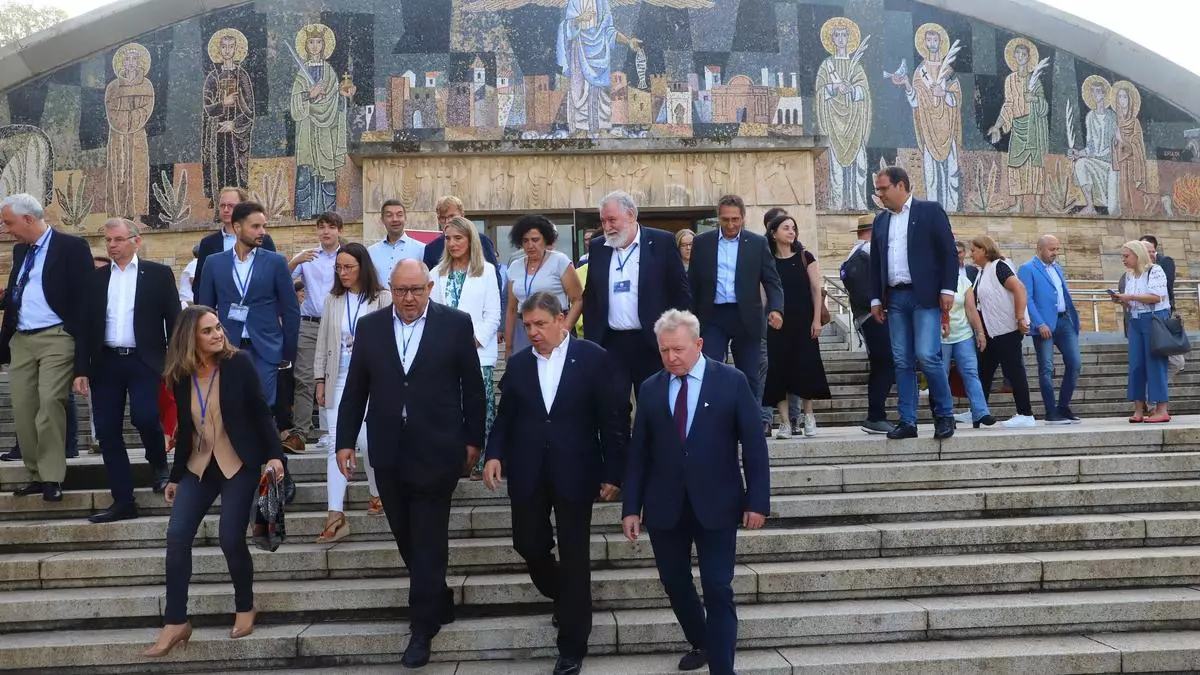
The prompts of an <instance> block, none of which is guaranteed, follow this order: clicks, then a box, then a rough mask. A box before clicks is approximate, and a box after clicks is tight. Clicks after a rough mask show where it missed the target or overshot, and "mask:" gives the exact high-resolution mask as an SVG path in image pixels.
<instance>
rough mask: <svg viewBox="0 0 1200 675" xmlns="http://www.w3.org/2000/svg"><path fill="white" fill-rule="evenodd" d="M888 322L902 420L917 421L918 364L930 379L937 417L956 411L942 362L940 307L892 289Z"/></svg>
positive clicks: (930, 391)
mask: <svg viewBox="0 0 1200 675" xmlns="http://www.w3.org/2000/svg"><path fill="white" fill-rule="evenodd" d="M887 324H888V334H889V336H890V337H891V339H892V360H893V361H895V363H896V394H897V396H898V398H899V405H898V406H897V407H899V409H900V421H901V422H902V423H904V424H912V425H915V424H916V423H917V366H920V368H921V372H923V373H925V380H926V381H927V382H928V383H929V400H930V402H931V403H932V404H933V414H934V415H936V416H937V417H950V416H951V415H953V414H954V401H953V399H952V397H951V396H950V380H949V378H948V377H947V376H946V368H945V366H944V365H942V310H941V308H939V307H918V306H917V303H916V300H915V299H914V298H913V292H912V291H910V290H900V289H895V288H893V289H889V291H888V306H887Z"/></svg>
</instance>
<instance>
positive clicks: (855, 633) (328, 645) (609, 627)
mask: <svg viewBox="0 0 1200 675" xmlns="http://www.w3.org/2000/svg"><path fill="white" fill-rule="evenodd" d="M738 614H739V621H738V644H739V646H740V647H741V648H744V649H767V648H776V649H779V648H793V649H794V648H797V647H802V646H805V645H831V644H852V643H863V642H893V643H894V642H899V641H918V640H946V639H962V638H979V637H995V638H999V637H1006V638H1013V637H1016V636H1039V638H1040V639H1045V638H1041V637H1040V636H1044V635H1047V634H1064V635H1069V634H1071V633H1109V632H1119V631H1131V632H1132V631H1141V632H1145V631H1150V630H1182V629H1187V628H1192V627H1194V626H1196V625H1197V624H1198V623H1200V590H1196V589H1192V588H1187V587H1168V588H1152V589H1130V590H1104V591H1068V592H1040V593H1019V594H1010V595H986V594H985V595H959V596H944V597H931V598H911V599H905V600H888V599H884V600H841V601H829V602H806V603H767V604H756V605H743V606H742V607H740V608H739V610H738ZM264 618H265V617H264ZM226 619H227V617H226ZM556 632H557V631H556V630H555V629H554V628H553V627H552V626H551V625H550V620H549V617H548V616H547V615H544V614H543V615H537V616H503V617H494V618H464V619H461V620H459V621H457V622H455V623H453V624H450V625H448V626H445V627H443V629H442V631H441V632H440V633H439V634H438V636H437V637H435V638H434V641H433V658H434V659H435V660H436V661H438V662H454V661H464V660H466V661H475V660H483V659H489V660H494V659H504V658H539V657H542V658H545V657H550V656H553V655H554V654H555V652H556V647H555V644H554V643H555V634H556ZM227 633H228V628H227V627H226V626H220V627H213V628H200V629H198V630H197V631H196V633H195V634H194V635H193V639H192V644H191V648H190V649H188V650H187V651H186V652H184V651H180V652H178V653H173V654H172V655H171V656H170V657H168V658H167V659H165V660H164V661H163V662H162V663H163V664H164V665H166V664H180V663H181V662H185V660H186V665H183V666H182V667H184V668H188V667H190V668H193V669H210V670H211V669H213V668H214V667H215V668H219V669H226V668H230V667H255V668H261V667H266V666H268V665H289V664H294V663H297V662H300V661H304V662H308V663H311V662H313V661H324V662H326V663H327V664H333V663H336V664H337V665H341V666H346V665H348V664H351V663H356V662H375V663H378V662H380V661H393V662H394V660H395V659H396V658H397V656H398V655H399V653H400V652H401V651H402V650H403V648H404V646H405V644H406V642H407V640H406V636H407V635H408V628H407V624H406V622H404V621H369V622H317V623H288V624H280V625H270V624H268V625H263V626H260V627H258V628H257V629H256V630H255V632H254V633H253V634H252V635H251V636H249V637H246V638H242V639H241V640H237V641H232V640H229V638H228V635H227ZM155 635H156V629H154V628H126V629H108V630H76V631H41V632H34V633H11V634H7V635H0V663H4V664H5V665H6V666H7V667H10V668H13V669H19V670H23V671H38V670H41V671H51V670H53V671H54V672H69V671H68V669H79V670H86V672H94V673H103V672H116V671H121V670H123V669H124V670H128V669H130V668H131V667H134V668H139V669H140V668H146V667H147V665H148V662H147V661H146V660H145V659H143V658H142V657H141V656H140V651H141V650H142V649H144V648H145V647H146V646H147V645H149V644H150V643H151V642H152V641H153V639H154V636H155ZM1189 637H1190V636H1189ZM1104 640H1111V641H1112V642H1113V643H1115V644H1118V645H1121V644H1124V645H1126V646H1128V647H1130V648H1131V650H1132V649H1138V648H1141V649H1144V650H1146V651H1151V652H1157V653H1156V656H1158V657H1159V658H1162V657H1164V656H1167V655H1170V656H1171V657H1175V658H1177V657H1178V652H1179V651H1180V647H1181V646H1183V645H1184V644H1185V642H1186V638H1184V639H1179V640H1169V639H1167V638H1166V636H1165V635H1161V634H1160V635H1157V636H1156V635H1153V634H1152V635H1147V636H1146V637H1144V638H1140V639H1137V638H1133V639H1131V638H1129V637H1125V638H1124V639H1122V636H1121V635H1115V636H1111V637H1109V636H1103V637H1101V638H1100V639H1099V640H1098V641H1097V640H1093V641H1094V642H1096V644H1097V645H1098V646H1104V647H1108V648H1109V649H1110V650H1111V651H1113V652H1116V653H1117V654H1118V655H1119V653H1120V651H1121V647H1111V646H1109V645H1107V644H1105V642H1104ZM993 644H1000V643H998V642H993ZM1059 644H1060V645H1062V644H1065V642H1064V643H1059ZM686 645H687V643H686V642H685V641H684V640H683V634H682V631H681V630H680V629H679V627H678V625H677V624H676V622H675V617H674V615H673V613H672V612H671V610H669V609H621V610H611V611H598V612H596V613H594V615H593V629H592V633H591V639H590V640H589V651H590V652H591V653H592V654H594V655H597V656H598V655H603V654H612V653H615V652H620V653H622V654H637V653H663V652H674V653H678V652H681V651H683V650H684V649H685V648H686ZM1194 645H1195V641H1194V637H1193V639H1192V642H1191V645H1189V647H1190V648H1191V649H1194V648H1195V647H1194ZM855 648H856V649H861V647H860V646H857V645H856V647H855ZM894 649H895V648H894ZM789 651H790V650H789ZM802 651H809V650H802ZM846 651H848V649H847V650H846ZM997 651H998V650H997ZM1012 651H1015V648H1014V649H1010V650H1009V653H1010V654H1011V652H1012ZM939 652H940V653H941V654H942V655H943V658H946V655H947V654H948V653H949V652H948V651H947V650H946V648H945V647H943V648H942V649H941V650H933V651H932V652H931V655H937V654H938V653H939ZM809 653H810V656H809V658H810V659H811V658H813V657H812V656H811V654H812V652H811V651H809ZM817 653H820V652H817ZM843 653H846V652H845V651H843ZM908 653H909V656H908V658H909V659H910V660H911V659H913V658H914V657H916V656H917V654H916V653H913V652H912V651H911V650H910V651H909V652H908ZM1026 653H1032V654H1037V653H1038V650H1032V651H1031V652H1026ZM969 654H973V656H968V655H969ZM987 654H989V650H987V649H983V650H981V651H979V652H967V651H965V650H963V651H961V652H959V658H975V659H979V658H980V656H985V655H987ZM797 658H802V657H800V656H797ZM1111 659H1112V657H1110V661H1109V665H1111V664H1112V663H1113V662H1112V660H1111ZM155 663H156V664H158V663H159V662H155ZM485 665H491V664H485ZM167 667H169V666H167ZM155 668H156V669H157V668H158V666H157V665H156V666H155ZM484 672H486V671H484ZM855 672H857V671H855ZM889 672H893V671H889ZM922 672H928V671H922ZM955 672H962V671H955ZM1068 672H1078V671H1068ZM1097 672H1103V671H1097ZM1110 672H1111V669H1110Z"/></svg>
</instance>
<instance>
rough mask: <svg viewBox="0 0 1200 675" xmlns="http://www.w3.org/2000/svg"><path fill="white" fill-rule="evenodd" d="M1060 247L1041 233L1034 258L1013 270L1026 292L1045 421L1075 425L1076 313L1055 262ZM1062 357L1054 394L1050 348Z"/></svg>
mask: <svg viewBox="0 0 1200 675" xmlns="http://www.w3.org/2000/svg"><path fill="white" fill-rule="evenodd" d="M1060 250H1061V246H1060V245H1059V243H1058V238H1057V237H1055V236H1054V235H1050V234H1046V235H1043V236H1042V237H1041V238H1040V239H1038V242H1037V257H1036V258H1032V259H1031V260H1029V261H1028V262H1026V263H1025V264H1024V265H1021V268H1020V269H1018V270H1017V277H1018V278H1019V279H1020V280H1021V283H1022V284H1025V290H1026V291H1027V292H1028V293H1029V318H1030V322H1029V323H1030V326H1029V330H1030V334H1031V335H1032V336H1033V348H1034V350H1035V351H1036V352H1037V360H1038V384H1039V385H1041V388H1042V402H1043V403H1045V405H1046V424H1077V423H1079V421H1080V420H1079V417H1078V416H1077V415H1075V413H1073V412H1071V395H1072V394H1074V393H1075V383H1076V382H1078V381H1079V371H1080V360H1081V359H1080V357H1079V312H1077V311H1076V310H1075V302H1074V301H1073V300H1072V299H1071V291H1070V289H1068V288H1067V277H1066V275H1065V274H1063V271H1062V267H1060V266H1059V264H1058V253H1059V251H1060ZM1055 347H1058V351H1059V353H1060V354H1062V358H1063V369H1064V372H1063V382H1062V389H1061V390H1060V391H1059V396H1058V398H1057V399H1055V397H1054V348H1055Z"/></svg>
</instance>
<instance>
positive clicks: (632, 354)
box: [601, 329, 662, 397]
mask: <svg viewBox="0 0 1200 675" xmlns="http://www.w3.org/2000/svg"><path fill="white" fill-rule="evenodd" d="M601 346H602V347H604V348H605V349H606V350H608V353H609V354H612V356H613V359H614V360H615V361H616V362H617V363H619V364H621V366H623V367H624V368H625V374H626V375H627V376H628V377H629V381H630V382H631V383H633V395H634V396H635V397H636V396H637V395H638V390H639V389H641V387H642V383H643V382H645V381H646V379H647V378H649V377H650V376H651V375H653V374H655V373H657V372H658V371H660V370H662V358H660V357H659V355H658V350H657V349H656V348H654V347H652V346H650V345H648V344H647V343H646V335H645V334H644V333H643V332H642V331H640V330H611V329H610V330H609V331H608V332H607V333H605V335H604V342H603V344H602V345H601Z"/></svg>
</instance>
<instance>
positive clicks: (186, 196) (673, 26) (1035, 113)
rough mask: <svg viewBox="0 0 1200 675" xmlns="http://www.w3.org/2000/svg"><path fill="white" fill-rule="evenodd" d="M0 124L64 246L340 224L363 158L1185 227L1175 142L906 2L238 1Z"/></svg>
mask: <svg viewBox="0 0 1200 675" xmlns="http://www.w3.org/2000/svg"><path fill="white" fill-rule="evenodd" d="M1162 93H1168V94H1169V93H1170V92H1162ZM0 124H6V125H7V126H0V191H3V192H4V193H11V192H15V191H17V190H26V191H33V192H35V193H37V194H42V195H44V196H45V198H46V200H47V201H48V202H51V203H52V207H51V212H52V215H53V216H54V217H55V218H56V219H57V220H58V222H61V223H63V224H65V225H67V226H68V227H76V228H80V229H90V228H94V227H96V226H98V225H99V224H100V223H102V222H103V220H104V218H105V217H107V216H109V215H119V216H124V217H130V218H135V219H137V220H140V221H142V222H144V223H146V224H147V225H148V226H151V227H157V228H163V227H172V226H177V225H182V224H187V223H195V222H203V221H207V220H211V218H212V215H213V213H212V203H211V200H212V196H213V194H214V193H215V192H217V191H218V190H219V189H220V187H222V186H225V185H237V186H240V187H245V188H247V189H249V190H250V191H251V193H252V194H254V195H255V197H256V198H257V199H258V200H260V201H262V202H263V203H264V204H265V205H266V206H267V209H268V212H269V215H270V217H271V218H272V219H273V220H274V221H280V220H293V219H295V220H306V219H311V218H312V217H313V216H314V215H315V214H317V213H319V212H321V211H324V210H328V209H337V210H339V211H341V212H343V213H344V214H345V215H346V216H347V217H348V218H351V219H353V218H356V217H358V216H359V215H361V212H362V200H363V196H362V194H361V192H362V189H361V185H362V176H361V170H360V169H359V168H358V167H356V166H355V165H354V163H353V162H352V161H349V159H348V157H349V155H351V154H353V153H354V151H355V148H356V147H358V146H360V145H361V144H366V143H380V142H383V143H390V142H408V143H411V142H420V141H434V140H446V141H462V140H501V139H509V140H520V141H523V142H526V143H532V144H535V145H536V144H537V143H538V142H544V141H547V140H551V139H561V138H572V137H592V138H595V137H605V138H646V137H683V138H691V139H695V143H694V144H695V147H696V148H697V149H698V150H703V149H704V148H705V141H721V140H725V139H728V138H730V137H733V136H768V137H775V138H781V139H785V140H786V139H787V138H789V137H797V136H801V135H805V134H809V135H811V134H820V135H822V136H825V137H827V138H828V148H827V149H823V150H821V151H820V154H819V156H818V158H817V171H816V178H815V180H816V186H815V188H816V192H817V195H818V203H819V204H820V207H821V208H822V209H823V210H827V211H835V212H836V211H861V210H864V209H866V208H869V207H870V206H871V203H872V199H873V196H872V195H871V193H870V189H869V185H870V175H871V172H872V171H874V170H876V169H877V168H879V167H880V166H884V165H888V164H899V165H902V166H905V167H906V168H907V169H908V170H909V172H910V175H912V177H913V181H914V189H915V192H916V193H917V195H918V196H921V197H926V198H932V199H937V200H938V201H940V202H942V203H943V204H944V205H945V206H946V208H947V209H948V210H950V211H968V212H1007V211H1015V212H1027V213H1046V214H1081V215H1091V214H1108V215H1115V214H1121V215H1127V216H1147V217H1197V216H1200V164H1198V163H1197V162H1198V161H1200V122H1197V120H1195V119H1193V118H1192V117H1191V116H1189V115H1187V114H1185V113H1183V112H1182V111H1180V110H1179V109H1177V108H1175V107H1173V106H1172V105H1170V104H1168V103H1166V102H1165V101H1164V100H1163V99H1162V98H1160V97H1159V96H1157V95H1155V94H1154V93H1152V92H1150V91H1147V90H1146V89H1144V88H1142V87H1139V86H1137V85H1136V84H1134V83H1131V82H1129V81H1128V80H1126V79H1124V78H1123V77H1122V76H1121V74H1120V73H1116V72H1108V71H1104V70H1101V69H1099V68H1096V67H1095V66H1093V65H1091V64H1089V63H1087V62H1085V61H1083V60H1081V59H1078V58H1076V57H1074V56H1072V55H1071V54H1068V53H1065V52H1063V51H1061V50H1057V49H1055V48H1054V47H1053V46H1052V45H1047V44H1042V43H1038V42H1035V41H1033V40H1031V39H1029V38H1028V37H1027V36H1022V35H1015V34H1012V33H1010V32H1008V31H1006V30H1004V29H1001V28H997V27H994V26H990V25H986V24H983V23H980V22H977V21H974V20H971V19H968V18H966V17H963V16H961V15H957V14H954V13H952V12H947V11H943V10H940V9H937V8H933V7H930V6H927V5H924V4H921V3H918V2H914V1H912V0H825V1H824V2H821V3H816V2H805V1H804V0H799V1H796V2H775V1H771V0H406V1H401V2H396V1H395V0H323V1H322V2H316V1H315V0H303V1H297V0H258V1H256V2H251V3H247V4H243V5H238V6H235V7H232V8H228V9H224V10H220V11H216V12H211V13H209V14H207V15H204V16H201V17H198V18H195V19H191V20H188V21H184V22H182V23H179V24H176V25H174V26H168V27H164V28H162V29H159V30H157V31H154V32H152V33H149V34H146V35H143V36H140V37H138V38H137V39H135V40H133V41H130V42H128V43H126V44H121V45H114V46H113V48H112V49H110V50H108V51H107V52H105V53H101V54H97V55H95V56H94V57H91V58H89V59H87V60H85V61H83V62H80V63H74V64H71V65H68V66H65V67H63V68H61V69H59V70H58V71H56V72H54V73H51V74H49V75H46V76H43V77H40V78H38V79H36V80H33V81H30V82H27V83H25V84H23V85H21V86H20V87H18V88H16V89H14V90H10V91H8V92H5V95H4V96H3V97H0ZM514 208H515V207H514Z"/></svg>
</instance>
